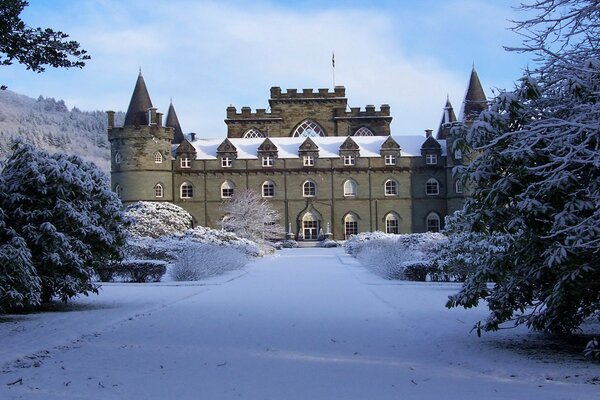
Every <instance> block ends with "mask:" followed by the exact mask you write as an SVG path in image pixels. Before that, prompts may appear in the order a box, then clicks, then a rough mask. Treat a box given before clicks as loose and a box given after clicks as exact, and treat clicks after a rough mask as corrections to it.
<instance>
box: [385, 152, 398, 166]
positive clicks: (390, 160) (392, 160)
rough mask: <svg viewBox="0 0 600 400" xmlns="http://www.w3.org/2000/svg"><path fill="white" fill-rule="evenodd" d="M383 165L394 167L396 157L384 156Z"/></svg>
mask: <svg viewBox="0 0 600 400" xmlns="http://www.w3.org/2000/svg"><path fill="white" fill-rule="evenodd" d="M385 165H396V156H394V155H392V154H386V156H385Z"/></svg>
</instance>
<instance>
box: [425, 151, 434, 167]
mask: <svg viewBox="0 0 600 400" xmlns="http://www.w3.org/2000/svg"><path fill="white" fill-rule="evenodd" d="M425 163H426V164H427V165H436V164H437V154H426V155H425Z"/></svg>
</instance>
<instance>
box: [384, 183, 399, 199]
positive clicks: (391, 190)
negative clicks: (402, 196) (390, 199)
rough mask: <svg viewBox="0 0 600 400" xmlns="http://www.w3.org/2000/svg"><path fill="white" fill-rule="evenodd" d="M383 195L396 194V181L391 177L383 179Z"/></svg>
mask: <svg viewBox="0 0 600 400" xmlns="http://www.w3.org/2000/svg"><path fill="white" fill-rule="evenodd" d="M384 186H385V195H386V196H398V182H396V181H395V180H393V179H388V180H387V181H385V184H384Z"/></svg>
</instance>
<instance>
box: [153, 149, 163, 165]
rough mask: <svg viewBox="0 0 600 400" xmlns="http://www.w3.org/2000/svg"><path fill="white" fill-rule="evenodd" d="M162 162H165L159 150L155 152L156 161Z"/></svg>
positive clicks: (156, 162) (157, 162)
mask: <svg viewBox="0 0 600 400" xmlns="http://www.w3.org/2000/svg"><path fill="white" fill-rule="evenodd" d="M162 162H163V155H162V154H161V153H160V151H157V152H156V153H154V163H155V164H162Z"/></svg>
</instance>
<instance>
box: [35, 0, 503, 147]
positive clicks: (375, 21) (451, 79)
mask: <svg viewBox="0 0 600 400" xmlns="http://www.w3.org/2000/svg"><path fill="white" fill-rule="evenodd" d="M448 3H451V4H452V5H451V6H446V5H444V6H443V7H439V8H437V9H435V10H430V11H427V12H424V11H423V10H418V9H410V8H408V7H407V8H406V10H401V12H400V11H398V10H399V9H400V8H399V7H397V6H395V7H394V8H392V9H390V8H389V7H388V8H373V7H371V8H361V7H356V6H355V7H350V8H346V7H343V6H338V5H333V6H330V7H321V8H318V7H315V8H314V9H312V10H310V12H307V9H306V8H297V7H293V6H291V5H281V4H279V3H274V2H252V3H245V2H242V3H232V2H224V3H222V2H213V1H203V2H195V1H169V2H164V1H151V0H148V1H134V2H127V3H123V2H119V1H112V0H89V1H81V2H77V3H76V4H77V6H75V7H70V8H68V11H65V13H62V14H54V15H53V18H56V20H55V21H54V22H52V24H54V23H56V24H57V26H60V28H61V30H64V31H67V32H69V33H70V34H71V36H72V38H74V39H76V40H78V41H80V42H81V43H82V45H84V47H85V48H86V49H87V50H88V51H89V52H90V54H92V57H93V58H92V60H91V61H90V62H89V63H88V66H86V68H85V69H84V70H82V71H78V73H77V74H69V77H70V78H69V83H68V84H66V85H65V84H64V83H63V84H62V85H59V84H56V85H55V87H56V88H60V90H59V89H57V92H60V93H43V94H44V95H48V96H55V97H63V98H65V99H68V104H69V105H77V106H78V107H79V108H82V109H90V108H91V109H98V108H100V109H122V110H125V109H126V107H127V103H128V101H129V98H130V96H131V91H132V89H133V85H134V83H135V78H136V75H137V70H138V68H139V67H140V66H141V67H142V70H143V73H144V77H145V79H146V83H147V85H148V88H149V91H150V95H151V97H152V100H153V103H154V105H155V106H158V107H159V109H161V110H162V111H166V108H167V106H168V102H169V98H170V97H173V99H174V104H175V106H176V109H177V113H178V116H179V118H180V120H181V123H182V126H183V128H184V130H185V131H196V132H198V133H199V134H200V135H201V136H204V137H214V136H224V135H225V131H226V128H225V124H224V123H223V118H224V117H225V108H226V107H227V106H228V105H229V104H234V105H236V106H237V107H238V108H239V107H241V106H251V107H252V108H265V107H266V106H267V100H268V94H269V88H270V87H271V86H281V87H282V88H284V89H285V88H298V89H301V88H305V87H308V88H320V87H329V88H331V87H332V86H333V82H332V80H333V74H332V72H333V71H332V68H331V53H332V51H335V57H336V70H335V73H336V84H338V85H344V86H346V93H347V95H348V99H349V103H350V105H351V106H362V107H364V106H365V105H367V104H375V105H376V106H378V105H380V104H381V103H388V104H390V106H391V111H392V115H393V117H394V122H393V125H392V130H393V132H394V133H395V134H402V133H411V134H415V133H420V132H422V131H423V129H427V128H432V129H435V128H436V127H437V124H438V123H439V119H440V117H441V113H442V107H443V105H444V103H445V100H446V95H447V94H449V95H450V98H451V100H452V101H453V103H454V106H455V108H456V109H457V110H458V109H460V102H461V101H462V96H463V94H464V91H465V86H466V83H467V80H468V75H469V73H470V65H471V62H472V61H473V60H474V59H475V57H476V56H477V54H473V56H472V57H470V56H469V55H468V54H470V52H469V51H468V49H460V48H459V49H455V50H454V51H452V52H444V51H441V50H440V49H441V47H436V46H440V45H441V44H440V43H437V42H432V41H431V40H432V39H433V40H435V37H436V35H440V34H444V33H447V32H461V34H464V35H468V34H469V32H472V31H471V30H469V29H475V30H477V29H480V30H481V29H483V28H485V26H484V25H480V24H479V25H478V24H475V25H474V26H473V27H471V28H469V29H467V30H466V32H467V33H463V32H465V31H462V30H459V29H458V28H456V29H455V28H453V29H451V30H450V31H448V30H447V29H443V28H441V26H442V24H443V23H447V22H448V19H447V18H449V17H450V18H451V19H452V21H453V23H454V24H461V23H463V22H461V21H462V20H461V18H463V19H464V18H466V16H467V14H468V13H473V12H477V13H478V14H479V15H490V14H491V13H493V12H495V11H494V10H496V9H497V7H494V6H487V5H486V4H487V2H483V3H482V2H474V1H468V0H456V1H451V2H448ZM444 4H446V2H444ZM397 9H398V10H397ZM390 10H392V11H393V12H391V11H390ZM50 26H54V25H50ZM411 26H412V28H411ZM502 26H503V25H502V23H501V22H494V24H488V25H487V28H486V29H487V31H485V32H483V33H482V35H481V37H483V38H484V39H485V40H490V38H493V37H495V36H494V32H496V31H497V30H498V29H500V28H502ZM428 35H433V36H432V37H429V36H428ZM481 37H480V38H481ZM450 39H451V38H445V40H446V41H447V42H448V45H450V44H451V40H450ZM471 40H472V42H473V43H475V44H476V46H475V45H474V46H473V47H474V49H473V51H478V52H483V51H484V50H485V49H486V46H485V44H482V43H479V42H477V40H479V39H478V37H472V38H471ZM415 46H419V48H418V49H417V48H415ZM428 46H429V47H428ZM460 46H464V43H463V44H460ZM477 46H479V47H480V48H483V49H484V50H481V49H479V50H476V49H475V47H477ZM428 49H432V50H430V51H429V50H428ZM436 49H437V50H436ZM448 54H452V55H453V56H452V57H448ZM465 54H467V56H465ZM465 57H466V59H465ZM488 57H489V54H488V53H486V58H488ZM69 72H70V71H69ZM49 76H50V77H57V79H58V78H59V77H60V78H61V79H64V77H65V76H67V75H66V74H56V73H52V74H50V75H49ZM480 76H481V77H482V78H484V76H485V74H484V73H483V74H482V71H481V70H480ZM484 81H485V78H484ZM484 86H485V85H484ZM52 88H53V86H52V84H46V85H44V89H45V90H52ZM71 102H72V103H71Z"/></svg>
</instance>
